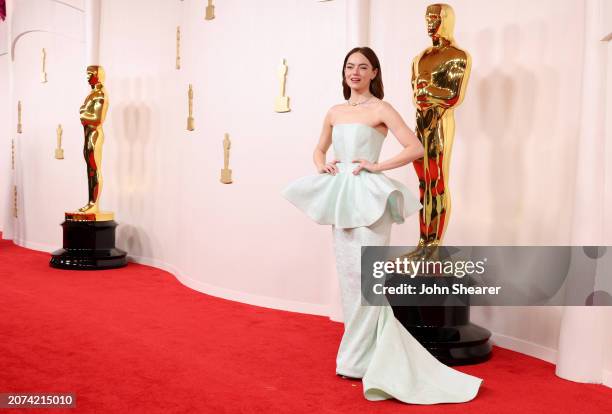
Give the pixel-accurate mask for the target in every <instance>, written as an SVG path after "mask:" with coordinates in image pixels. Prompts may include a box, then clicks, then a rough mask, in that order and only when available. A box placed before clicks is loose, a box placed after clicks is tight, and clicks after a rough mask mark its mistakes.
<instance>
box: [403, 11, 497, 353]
mask: <svg viewBox="0 0 612 414" xmlns="http://www.w3.org/2000/svg"><path fill="white" fill-rule="evenodd" d="M425 21H426V24H427V33H428V35H429V36H430V37H431V40H432V45H431V46H430V47H428V48H427V49H425V50H424V51H423V52H421V53H420V54H419V55H418V56H417V57H416V58H415V59H414V61H413V63H412V89H413V98H414V104H415V105H416V134H417V137H418V138H419V140H420V141H421V143H422V144H423V147H424V148H425V154H424V156H423V158H421V159H419V160H417V161H414V163H413V164H414V167H415V170H416V173H417V176H418V178H419V190H420V201H421V204H422V205H423V209H422V210H421V213H420V215H419V227H420V239H419V244H418V246H417V248H416V250H415V251H413V252H411V253H409V254H407V255H405V256H404V257H407V258H409V259H412V260H421V259H424V260H438V259H440V258H441V256H444V253H442V252H441V251H439V249H438V247H439V246H440V245H441V242H442V237H443V236H444V230H445V228H446V225H447V224H448V218H449V214H450V195H449V191H448V168H449V164H450V156H451V149H452V146H453V135H454V132H455V120H454V116H453V110H454V108H455V107H456V106H457V105H459V104H460V103H461V101H462V100H463V97H464V95H465V88H466V85H467V83H468V77H469V75H470V69H471V59H470V56H469V55H468V53H467V52H466V51H464V50H462V49H460V48H458V47H457V45H456V44H455V40H454V39H453V26H454V24H455V15H454V12H453V9H452V8H451V7H450V6H449V5H446V4H432V5H430V6H428V7H427V11H426V13H425ZM440 250H441V249H440ZM447 253H448V252H446V254H447ZM431 276H433V277H438V276H436V275H421V276H417V278H420V277H422V279H420V280H421V281H422V282H423V283H424V284H429V283H432V282H431V279H432V278H431ZM440 277H441V276H440ZM444 279H449V278H444ZM450 279H451V280H452V279H454V278H452V277H451V278H450ZM433 283H445V282H444V280H437V281H436V282H433ZM417 289H420V288H419V287H417ZM468 304H469V300H467V301H466V303H465V305H463V306H403V307H394V309H393V311H394V313H395V316H396V318H397V319H398V320H399V321H400V322H401V323H402V324H403V325H404V326H405V327H406V329H408V330H409V331H410V333H411V334H412V335H413V336H414V337H415V338H416V339H417V340H418V341H419V342H421V344H422V345H423V346H425V348H427V349H428V350H429V351H430V352H431V354H432V355H434V356H435V357H436V358H438V359H439V360H440V361H442V362H444V363H445V364H448V365H457V364H472V363H477V362H482V361H486V360H487V359H488V358H489V357H490V356H491V343H490V341H489V338H490V337H491V332H490V331H489V330H487V329H485V328H482V327H480V326H477V325H474V324H473V323H471V322H470V307H469V306H467V305H468Z"/></svg>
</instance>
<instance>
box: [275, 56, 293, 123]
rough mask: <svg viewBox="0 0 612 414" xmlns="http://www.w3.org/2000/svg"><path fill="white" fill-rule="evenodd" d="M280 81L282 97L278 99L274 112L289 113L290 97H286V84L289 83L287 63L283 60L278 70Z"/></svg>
mask: <svg viewBox="0 0 612 414" xmlns="http://www.w3.org/2000/svg"><path fill="white" fill-rule="evenodd" d="M278 80H279V82H280V96H278V97H277V98H276V101H275V102H274V111H276V112H281V113H282V112H289V111H291V109H290V108H289V97H288V96H285V84H286V83H287V61H286V60H285V59H283V60H282V61H281V65H280V67H279V68H278Z"/></svg>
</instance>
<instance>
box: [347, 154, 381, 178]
mask: <svg viewBox="0 0 612 414" xmlns="http://www.w3.org/2000/svg"><path fill="white" fill-rule="evenodd" d="M353 162H358V163H359V165H358V166H357V168H355V169H354V170H353V174H354V175H357V174H359V173H360V172H361V170H367V171H369V172H376V171H377V170H378V163H373V162H370V161H368V160H364V159H361V158H360V159H358V160H353Z"/></svg>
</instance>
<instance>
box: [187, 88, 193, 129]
mask: <svg viewBox="0 0 612 414" xmlns="http://www.w3.org/2000/svg"><path fill="white" fill-rule="evenodd" d="M187 99H188V106H189V115H188V116H187V131H193V130H195V121H194V119H193V86H192V85H191V83H190V84H189V90H188V91H187Z"/></svg>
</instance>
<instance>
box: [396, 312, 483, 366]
mask: <svg viewBox="0 0 612 414" xmlns="http://www.w3.org/2000/svg"><path fill="white" fill-rule="evenodd" d="M393 313H394V314H395V317H396V319H397V320H398V321H400V322H401V324H402V325H404V327H405V328H406V329H407V330H408V331H409V332H410V333H411V334H412V335H413V336H414V337H415V338H416V339H417V340H418V341H419V342H420V343H421V345H423V346H424V347H425V348H426V349H427V350H428V351H429V352H430V353H431V354H432V355H433V356H435V357H436V358H437V359H438V360H439V361H440V362H443V363H444V364H446V365H467V364H477V363H479V362H484V361H486V360H488V359H489V358H490V357H491V342H490V341H489V338H490V337H491V332H490V331H489V330H487V329H485V328H482V327H480V326H478V325H474V324H473V323H471V322H470V307H469V306H394V307H393Z"/></svg>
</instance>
